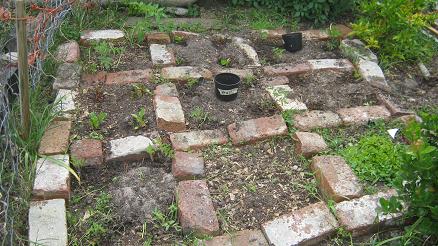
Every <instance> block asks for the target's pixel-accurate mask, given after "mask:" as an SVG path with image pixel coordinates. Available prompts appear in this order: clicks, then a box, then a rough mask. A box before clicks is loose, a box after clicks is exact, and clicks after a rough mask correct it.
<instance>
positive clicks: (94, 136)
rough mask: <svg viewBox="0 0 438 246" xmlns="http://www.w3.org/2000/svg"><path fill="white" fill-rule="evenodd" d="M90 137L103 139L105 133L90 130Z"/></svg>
mask: <svg viewBox="0 0 438 246" xmlns="http://www.w3.org/2000/svg"><path fill="white" fill-rule="evenodd" d="M89 136H90V138H91V139H95V140H103V135H102V134H100V133H98V132H96V131H92V132H90V135H89Z"/></svg>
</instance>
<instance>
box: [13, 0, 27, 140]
mask: <svg viewBox="0 0 438 246" xmlns="http://www.w3.org/2000/svg"><path fill="white" fill-rule="evenodd" d="M16 8H17V9H16V11H17V15H16V16H17V47H18V74H19V81H20V104H21V105H20V106H21V127H22V132H21V137H22V138H23V139H24V140H26V139H28V137H29V133H30V110H29V107H30V105H29V101H30V98H29V64H28V61H27V40H26V13H25V3H24V0H17V5H16Z"/></svg>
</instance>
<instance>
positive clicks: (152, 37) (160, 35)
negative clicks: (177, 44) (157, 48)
mask: <svg viewBox="0 0 438 246" xmlns="http://www.w3.org/2000/svg"><path fill="white" fill-rule="evenodd" d="M146 40H147V42H148V44H170V43H171V41H170V36H169V35H168V34H167V33H164V32H154V33H151V34H148V35H147V36H146Z"/></svg>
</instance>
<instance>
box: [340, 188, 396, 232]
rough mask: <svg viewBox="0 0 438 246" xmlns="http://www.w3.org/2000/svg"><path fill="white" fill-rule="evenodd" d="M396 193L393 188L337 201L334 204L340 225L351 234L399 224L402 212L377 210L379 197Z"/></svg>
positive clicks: (387, 197)
mask: <svg viewBox="0 0 438 246" xmlns="http://www.w3.org/2000/svg"><path fill="white" fill-rule="evenodd" d="M396 194H397V193H396V192H395V190H389V191H386V192H379V193H377V194H375V195H367V196H363V197H361V198H359V199H353V200H351V201H344V202H341V203H338V204H336V206H335V208H336V217H337V218H338V221H339V223H340V225H341V226H342V227H344V228H345V229H346V230H348V231H349V232H351V233H352V234H353V236H360V235H367V234H371V233H373V232H376V231H381V230H384V229H385V228H387V227H392V226H397V225H400V222H399V221H398V219H400V218H401V217H402V213H392V214H383V212H381V211H379V209H380V202H379V200H380V198H385V199H389V198H390V197H392V196H395V195H396Z"/></svg>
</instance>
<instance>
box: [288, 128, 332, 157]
mask: <svg viewBox="0 0 438 246" xmlns="http://www.w3.org/2000/svg"><path fill="white" fill-rule="evenodd" d="M293 139H294V140H295V153H297V154H299V155H303V156H304V157H307V158H309V157H312V156H314V155H316V154H318V153H319V152H322V151H324V150H326V149H327V147H328V146H327V144H326V143H325V141H324V139H323V138H322V137H321V136H320V135H318V134H316V133H311V132H295V134H294V136H293Z"/></svg>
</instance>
